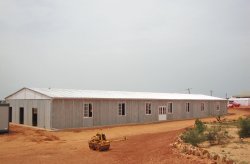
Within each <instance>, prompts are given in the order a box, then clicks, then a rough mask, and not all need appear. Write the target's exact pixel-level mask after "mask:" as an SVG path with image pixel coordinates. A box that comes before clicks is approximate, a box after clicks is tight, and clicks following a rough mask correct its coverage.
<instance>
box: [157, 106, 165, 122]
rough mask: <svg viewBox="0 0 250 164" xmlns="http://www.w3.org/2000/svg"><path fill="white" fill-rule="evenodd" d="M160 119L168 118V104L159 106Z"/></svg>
mask: <svg viewBox="0 0 250 164" xmlns="http://www.w3.org/2000/svg"><path fill="white" fill-rule="evenodd" d="M158 110H159V112H158V114H159V121H163V120H167V107H166V106H160V107H159V109H158Z"/></svg>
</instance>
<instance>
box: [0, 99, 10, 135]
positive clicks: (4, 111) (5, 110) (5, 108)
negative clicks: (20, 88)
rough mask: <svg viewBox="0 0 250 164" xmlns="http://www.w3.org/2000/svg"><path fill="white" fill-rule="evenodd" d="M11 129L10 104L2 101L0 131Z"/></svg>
mask: <svg viewBox="0 0 250 164" xmlns="http://www.w3.org/2000/svg"><path fill="white" fill-rule="evenodd" d="M8 131H9V104H6V103H5V102H4V101H0V133H6V132H8Z"/></svg>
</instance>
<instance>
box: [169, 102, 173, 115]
mask: <svg viewBox="0 0 250 164" xmlns="http://www.w3.org/2000/svg"><path fill="white" fill-rule="evenodd" d="M168 113H173V103H168Z"/></svg>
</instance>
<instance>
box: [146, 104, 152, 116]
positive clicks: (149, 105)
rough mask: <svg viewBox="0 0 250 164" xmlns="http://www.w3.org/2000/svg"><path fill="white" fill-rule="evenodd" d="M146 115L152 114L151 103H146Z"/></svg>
mask: <svg viewBox="0 0 250 164" xmlns="http://www.w3.org/2000/svg"><path fill="white" fill-rule="evenodd" d="M146 114H147V115H149V114H151V103H146Z"/></svg>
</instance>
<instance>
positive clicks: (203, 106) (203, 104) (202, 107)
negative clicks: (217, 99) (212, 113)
mask: <svg viewBox="0 0 250 164" xmlns="http://www.w3.org/2000/svg"><path fill="white" fill-rule="evenodd" d="M204 110H205V103H201V111H202V112H203V111H204Z"/></svg>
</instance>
